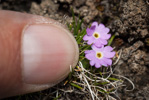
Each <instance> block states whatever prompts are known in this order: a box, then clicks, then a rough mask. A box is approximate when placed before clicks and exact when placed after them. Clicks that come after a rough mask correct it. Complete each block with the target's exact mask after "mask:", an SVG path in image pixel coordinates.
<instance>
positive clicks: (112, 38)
mask: <svg viewBox="0 0 149 100" xmlns="http://www.w3.org/2000/svg"><path fill="white" fill-rule="evenodd" d="M114 38H115V34H114V35H112V37H111V38H110V40H109V41H108V45H111V44H112V42H113V40H114Z"/></svg>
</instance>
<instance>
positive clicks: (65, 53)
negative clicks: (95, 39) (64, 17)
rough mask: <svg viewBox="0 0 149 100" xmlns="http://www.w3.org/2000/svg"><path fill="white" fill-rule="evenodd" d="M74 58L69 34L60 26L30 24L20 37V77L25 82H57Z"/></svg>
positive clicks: (72, 43)
mask: <svg viewBox="0 0 149 100" xmlns="http://www.w3.org/2000/svg"><path fill="white" fill-rule="evenodd" d="M77 60H78V46H77V43H76V42H75V39H74V38H73V36H72V35H71V34H70V33H69V32H68V31H67V30H66V29H64V28H62V27H61V26H56V25H52V24H50V25H44V24H41V25H30V26H28V27H27V28H26V29H25V30H24V32H23V37H22V77H23V82H24V83H28V84H48V83H54V82H57V81H59V80H61V79H63V78H64V77H66V76H67V75H68V73H69V72H70V66H75V65H76V63H77Z"/></svg>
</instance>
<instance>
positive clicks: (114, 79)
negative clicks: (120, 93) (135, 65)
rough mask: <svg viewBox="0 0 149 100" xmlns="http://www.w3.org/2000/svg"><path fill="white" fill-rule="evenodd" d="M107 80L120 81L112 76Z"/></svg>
mask: <svg viewBox="0 0 149 100" xmlns="http://www.w3.org/2000/svg"><path fill="white" fill-rule="evenodd" d="M108 80H111V81H120V79H117V78H112V77H109V78H108Z"/></svg>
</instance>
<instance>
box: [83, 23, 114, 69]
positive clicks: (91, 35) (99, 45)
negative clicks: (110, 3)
mask: <svg viewBox="0 0 149 100" xmlns="http://www.w3.org/2000/svg"><path fill="white" fill-rule="evenodd" d="M109 31H110V29H109V28H106V27H105V26H104V25H103V24H99V25H98V23H97V22H93V23H92V26H91V27H90V28H87V30H86V32H87V34H86V35H85V36H84V37H83V40H85V41H86V40H87V41H88V42H87V44H89V45H91V44H92V50H86V51H85V57H86V58H87V59H88V60H90V65H91V66H94V65H95V67H96V68H100V67H101V66H102V65H103V66H110V65H112V60H111V59H110V58H113V57H114V55H115V52H112V50H113V48H112V47H110V46H105V45H107V43H108V42H107V40H108V39H109V38H110V37H111V34H108V33H109ZM104 46H105V47H104Z"/></svg>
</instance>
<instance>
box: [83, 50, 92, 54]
mask: <svg viewBox="0 0 149 100" xmlns="http://www.w3.org/2000/svg"><path fill="white" fill-rule="evenodd" d="M92 52H93V50H85V51H84V53H92Z"/></svg>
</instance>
